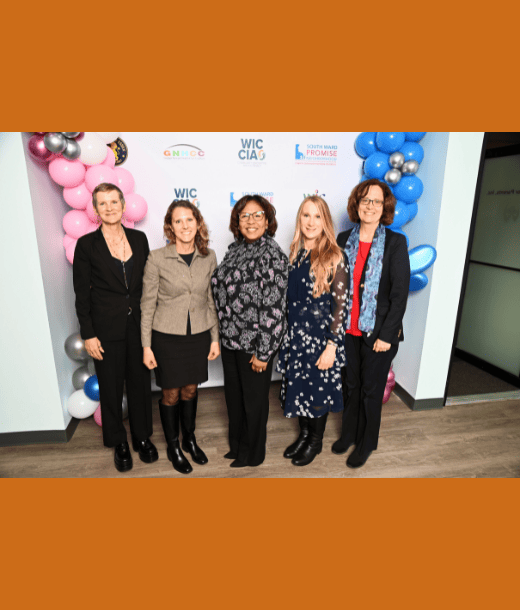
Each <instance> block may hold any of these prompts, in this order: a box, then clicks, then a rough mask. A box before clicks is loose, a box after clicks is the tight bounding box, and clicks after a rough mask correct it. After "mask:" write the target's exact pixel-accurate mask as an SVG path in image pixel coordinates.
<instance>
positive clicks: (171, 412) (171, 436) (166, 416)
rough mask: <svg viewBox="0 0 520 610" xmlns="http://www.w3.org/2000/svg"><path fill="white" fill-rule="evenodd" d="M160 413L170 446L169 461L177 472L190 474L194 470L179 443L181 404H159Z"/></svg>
mask: <svg viewBox="0 0 520 610" xmlns="http://www.w3.org/2000/svg"><path fill="white" fill-rule="evenodd" d="M159 411H160V413H161V423H162V427H163V430H164V437H165V438H166V443H167V445H168V451H167V455H168V459H169V460H170V462H171V463H172V465H173V467H174V468H175V470H176V471H177V472H180V473H181V474H189V473H190V472H191V471H192V470H193V468H192V467H191V464H190V463H189V462H188V460H187V459H186V458H185V456H184V453H183V452H182V451H181V447H180V443H179V419H180V409H179V403H177V404H176V405H171V406H170V405H163V404H162V403H159Z"/></svg>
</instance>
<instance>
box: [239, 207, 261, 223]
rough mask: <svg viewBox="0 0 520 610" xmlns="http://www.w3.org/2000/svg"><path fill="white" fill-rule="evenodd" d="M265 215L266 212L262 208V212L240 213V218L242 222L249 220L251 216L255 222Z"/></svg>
mask: <svg viewBox="0 0 520 610" xmlns="http://www.w3.org/2000/svg"><path fill="white" fill-rule="evenodd" d="M264 216H265V212H264V211H263V210H262V211H261V212H253V213H252V214H249V213H247V212H246V213H245V214H240V216H239V218H240V220H241V221H242V222H247V221H248V220H249V219H250V218H252V219H253V220H254V221H255V222H260V221H261V220H262V218H263V217H264Z"/></svg>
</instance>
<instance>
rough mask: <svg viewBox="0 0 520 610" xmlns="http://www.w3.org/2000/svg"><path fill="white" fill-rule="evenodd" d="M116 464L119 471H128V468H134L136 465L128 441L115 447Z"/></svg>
mask: <svg viewBox="0 0 520 610" xmlns="http://www.w3.org/2000/svg"><path fill="white" fill-rule="evenodd" d="M114 464H115V466H116V468H117V470H119V472H127V471H128V470H132V466H133V465H134V464H133V460H132V454H131V453H130V447H129V446H128V443H127V442H126V441H125V442H124V443H120V444H119V445H117V446H116V447H115V450H114Z"/></svg>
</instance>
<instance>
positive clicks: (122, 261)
mask: <svg viewBox="0 0 520 610" xmlns="http://www.w3.org/2000/svg"><path fill="white" fill-rule="evenodd" d="M101 233H103V237H104V238H105V241H106V243H107V246H108V250H109V252H110V254H111V255H112V256H113V257H114V258H117V256H114V254H113V252H112V249H111V247H110V246H111V244H110V242H109V241H108V239H107V238H106V235H105V233H104V232H103V229H101ZM121 233H122V235H121V239H120V241H119V243H114V242H112V247H115V246H116V245H119V244H121V242H122V243H123V259H122V260H121V259H118V260H121V265H122V266H123V276H124V278H125V286H126V289H127V290H128V281H127V279H126V269H125V259H126V243H125V241H124V239H125V231H124V229H123V228H122V229H121Z"/></svg>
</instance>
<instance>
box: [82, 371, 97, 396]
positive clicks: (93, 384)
mask: <svg viewBox="0 0 520 610" xmlns="http://www.w3.org/2000/svg"><path fill="white" fill-rule="evenodd" d="M83 389H84V390H85V394H86V395H87V396H88V397H89V398H90V400H99V383H98V378H97V375H92V377H89V378H88V379H87V381H85V385H84V386H83Z"/></svg>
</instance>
